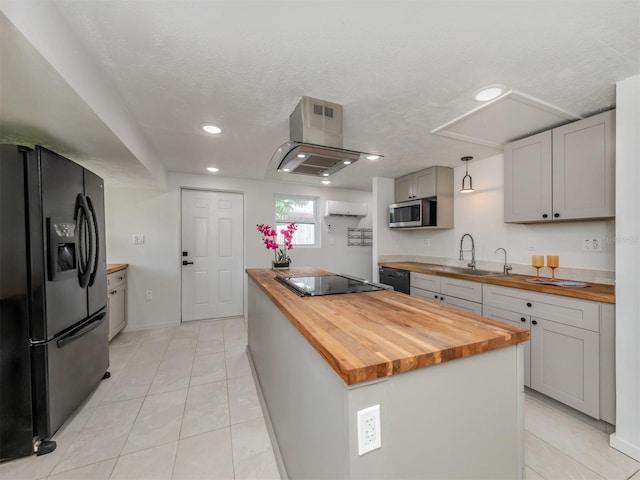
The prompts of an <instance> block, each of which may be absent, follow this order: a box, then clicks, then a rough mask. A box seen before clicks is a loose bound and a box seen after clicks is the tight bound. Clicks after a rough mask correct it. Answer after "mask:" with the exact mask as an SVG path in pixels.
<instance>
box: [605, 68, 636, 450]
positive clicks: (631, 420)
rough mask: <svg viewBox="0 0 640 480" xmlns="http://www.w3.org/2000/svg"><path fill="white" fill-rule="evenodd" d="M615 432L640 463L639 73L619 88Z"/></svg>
mask: <svg viewBox="0 0 640 480" xmlns="http://www.w3.org/2000/svg"><path fill="white" fill-rule="evenodd" d="M616 101H617V109H616V248H617V258H616V383H617V386H616V410H617V411H616V433H615V434H613V435H612V436H611V446H612V447H615V448H617V449H618V450H620V451H622V452H624V453H626V454H627V455H629V456H631V457H633V458H635V459H636V460H638V461H640V297H638V292H640V276H639V275H638V272H640V214H639V213H638V212H640V193H638V185H639V184H640V167H639V165H638V159H639V158H640V145H639V143H638V139H640V76H635V77H631V78H629V79H627V80H624V81H622V82H619V83H618V84H617V89H616Z"/></svg>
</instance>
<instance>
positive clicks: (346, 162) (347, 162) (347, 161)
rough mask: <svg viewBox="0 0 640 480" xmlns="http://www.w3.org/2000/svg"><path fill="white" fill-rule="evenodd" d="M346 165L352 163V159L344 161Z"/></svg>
mask: <svg viewBox="0 0 640 480" xmlns="http://www.w3.org/2000/svg"><path fill="white" fill-rule="evenodd" d="M342 163H343V164H345V165H351V160H345V161H344V162H342Z"/></svg>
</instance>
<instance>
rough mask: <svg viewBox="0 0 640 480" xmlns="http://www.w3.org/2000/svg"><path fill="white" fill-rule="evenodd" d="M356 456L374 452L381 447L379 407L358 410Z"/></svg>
mask: <svg viewBox="0 0 640 480" xmlns="http://www.w3.org/2000/svg"><path fill="white" fill-rule="evenodd" d="M357 418H358V421H357V428H358V455H364V454H365V453H368V452H370V451H371V450H375V449H377V448H380V447H381V446H382V435H381V433H382V432H381V430H380V405H374V406H372V407H368V408H364V409H362V410H358V412H357Z"/></svg>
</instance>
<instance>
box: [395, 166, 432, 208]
mask: <svg viewBox="0 0 640 480" xmlns="http://www.w3.org/2000/svg"><path fill="white" fill-rule="evenodd" d="M436 168H437V167H430V168H426V169H424V170H420V171H419V172H414V173H410V174H409V175H405V176H403V177H399V178H397V179H396V181H395V200H396V202H406V201H408V200H415V199H416V198H428V197H435V196H436V177H437V170H436Z"/></svg>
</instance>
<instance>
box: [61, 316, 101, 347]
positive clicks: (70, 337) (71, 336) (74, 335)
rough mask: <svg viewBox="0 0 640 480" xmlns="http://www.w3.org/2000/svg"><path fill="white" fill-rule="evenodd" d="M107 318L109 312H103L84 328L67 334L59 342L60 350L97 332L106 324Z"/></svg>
mask: <svg viewBox="0 0 640 480" xmlns="http://www.w3.org/2000/svg"><path fill="white" fill-rule="evenodd" d="M106 316H107V312H102V313H100V314H98V315H96V316H95V317H94V318H93V319H92V320H90V321H89V323H87V324H86V325H83V326H82V328H79V329H78V330H72V331H70V332H69V333H67V334H66V335H65V336H64V337H62V338H61V339H60V340H58V342H57V345H58V348H64V347H65V346H66V345H69V344H70V343H73V342H75V341H76V340H78V339H79V338H81V337H83V336H85V335H86V334H87V333H89V332H91V331H92V330H95V329H96V328H98V327H99V326H100V324H102V322H104V319H105V317H106Z"/></svg>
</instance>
